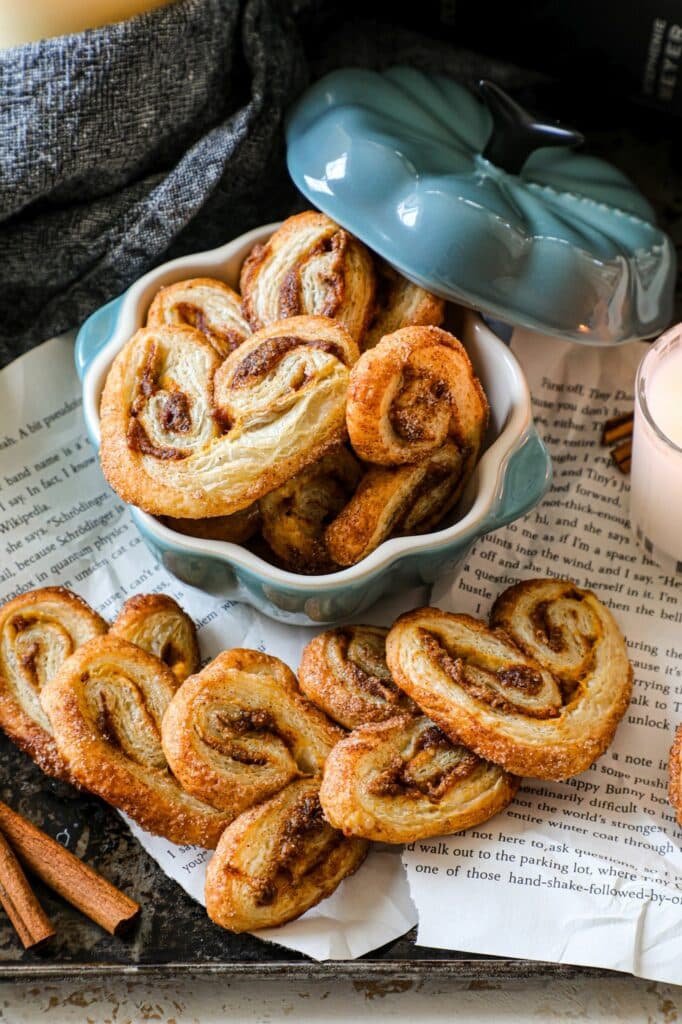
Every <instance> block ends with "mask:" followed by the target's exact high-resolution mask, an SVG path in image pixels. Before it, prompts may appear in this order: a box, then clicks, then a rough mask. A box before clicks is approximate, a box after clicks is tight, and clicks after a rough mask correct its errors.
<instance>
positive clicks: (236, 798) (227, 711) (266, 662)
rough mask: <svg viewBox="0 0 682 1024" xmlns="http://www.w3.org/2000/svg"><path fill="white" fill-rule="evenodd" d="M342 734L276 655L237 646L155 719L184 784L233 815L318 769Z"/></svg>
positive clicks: (194, 678) (182, 689)
mask: <svg viewBox="0 0 682 1024" xmlns="http://www.w3.org/2000/svg"><path fill="white" fill-rule="evenodd" d="M342 735H343V733H342V732H341V730H340V729H338V728H337V727H336V726H335V725H332V723H331V722H330V721H329V720H328V719H327V718H326V717H325V716H324V715H323V714H322V712H321V711H319V710H318V709H317V708H316V707H314V706H313V705H312V704H310V703H309V702H308V701H307V700H306V699H305V698H304V697H303V696H302V695H301V693H300V691H299V689H298V685H297V683H296V677H295V676H294V674H293V672H291V671H290V670H289V669H288V668H287V666H286V665H285V664H284V663H283V662H282V661H280V660H279V659H278V658H273V657H271V656H269V655H267V654H261V653H260V652H259V651H251V650H246V649H240V648H236V649H234V650H231V651H224V652H223V653H222V654H219V655H218V657H217V658H215V659H214V660H213V661H212V662H211V663H210V664H209V665H207V666H206V668H204V669H203V670H202V671H201V672H200V673H199V674H198V675H195V676H192V678H191V679H188V680H187V682H185V683H184V684H183V685H182V686H181V687H180V689H179V690H178V692H177V693H176V695H175V697H174V698H173V700H172V701H171V702H170V704H169V706H168V709H167V711H166V713H165V715H164V719H163V724H162V736H163V749H164V752H165V755H166V757H167V759H168V763H169V764H170V766H171V768H172V770H173V772H174V773H175V775H176V776H177V778H178V779H179V780H180V782H181V783H182V785H183V787H184V788H185V789H186V790H187V792H188V793H192V794H194V796H196V797H198V798H200V799H201V800H205V801H206V802H207V803H210V804H212V805H213V806H214V807H218V808H220V809H222V810H224V811H228V812H229V813H230V814H231V816H232V817H235V816H236V815H237V814H240V813H241V812H242V811H243V810H245V809H246V808H248V807H251V806H252V805H253V804H255V803H258V802H259V801H261V800H265V799H267V798H268V797H270V796H272V795H273V794H274V793H277V792H278V791H279V790H280V789H282V788H283V787H284V786H286V785H287V783H289V782H291V781H292V780H294V779H296V778H299V777H301V776H302V775H319V774H321V772H322V768H323V766H324V762H325V759H326V757H327V754H328V753H329V751H330V750H331V749H332V747H333V746H334V744H335V743H337V742H338V740H339V739H340V738H341V736H342Z"/></svg>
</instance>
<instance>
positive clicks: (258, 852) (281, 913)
mask: <svg viewBox="0 0 682 1024" xmlns="http://www.w3.org/2000/svg"><path fill="white" fill-rule="evenodd" d="M318 787H319V783H318V782H317V781H313V780H309V779H302V780H299V781H297V782H292V783H291V784H290V785H289V786H287V787H286V788H285V789H283V790H282V791H281V792H280V793H278V794H277V796H274V797H272V798H271V799H270V800H268V801H267V802H266V803H264V804H260V805H259V806H258V807H254V808H252V809H251V810H250V811H245V812H244V814H242V815H240V817H239V818H237V820H236V821H234V822H233V823H232V824H231V825H229V826H228V828H226V829H225V831H224V833H223V835H222V837H221V840H220V842H219V844H218V848H217V850H216V852H215V854H214V855H213V857H212V858H211V860H210V862H209V865H208V868H207V871H206V910H207V912H208V916H209V917H210V918H211V920H212V921H214V922H215V923H216V924H218V925H220V926H221V927H222V928H228V929H229V930H230V931H233V932H244V931H254V930H255V929H258V928H273V927H275V926H277V925H280V924H286V922H287V921H291V920H293V918H295V917H299V916H300V915H301V914H304V913H305V912H306V910H310V908H311V907H314V906H315V905H316V904H317V903H319V902H320V900H323V899H325V898H326V897H327V896H331V894H332V893H333V892H334V890H335V889H336V888H337V886H338V885H339V883H340V882H342V881H343V879H344V878H347V877H348V875H352V874H353V872H354V871H356V870H357V869H358V868H359V866H360V865H361V864H362V862H363V860H364V859H365V857H366V856H367V849H368V845H367V843H366V842H364V841H363V840H362V839H344V837H343V836H342V835H341V834H340V833H339V832H336V831H335V830H334V829H333V828H332V827H331V826H330V825H328V824H327V822H326V821H325V820H324V815H323V813H322V808H321V807H320V801H319V795H318Z"/></svg>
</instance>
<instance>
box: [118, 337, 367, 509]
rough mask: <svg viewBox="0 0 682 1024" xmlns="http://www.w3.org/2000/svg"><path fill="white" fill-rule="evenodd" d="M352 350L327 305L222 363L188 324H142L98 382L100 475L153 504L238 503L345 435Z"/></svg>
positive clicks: (130, 496) (138, 501)
mask: <svg viewBox="0 0 682 1024" xmlns="http://www.w3.org/2000/svg"><path fill="white" fill-rule="evenodd" d="M357 357H358V350H357V346H356V345H355V343H354V342H353V341H352V340H351V338H350V337H349V335H348V334H347V332H346V331H345V330H344V329H343V327H341V325H340V324H337V323H335V322H334V321H332V320H328V319H326V318H325V317H298V318H294V319H292V320H287V321H282V322H280V323H277V324H273V325H271V326H270V327H269V328H266V329H265V330H263V331H261V332H259V333H258V334H256V335H253V337H251V338H249V339H248V340H247V341H245V342H244V343H243V344H242V345H240V347H239V348H238V349H236V350H235V351H234V352H233V353H232V355H231V356H229V357H228V359H227V360H225V362H224V363H222V364H221V362H220V358H219V356H218V355H217V354H216V352H215V350H214V349H213V347H212V346H211V345H210V343H209V342H208V341H206V339H205V338H204V337H203V335H201V334H200V333H199V332H198V331H196V330H195V329H194V328H192V327H185V326H182V325H172V326H163V327H147V328H144V329H142V330H140V331H138V332H137V333H136V334H135V335H134V336H133V337H132V338H131V339H130V341H129V342H128V343H127V344H126V345H125V346H124V347H123V349H122V350H121V351H120V352H119V354H118V355H117V357H116V359H115V360H114V363H113V365H112V367H111V370H110V371H109V374H108V376H107V380H106V383H105V387H104V392H103V395H102V405H101V428H102V442H101V449H100V456H101V462H102V469H103V470H104V475H105V476H106V478H107V480H108V481H109V483H110V484H111V485H112V487H113V488H114V490H115V491H116V492H117V493H118V494H119V495H120V496H121V497H122V498H123V499H124V500H125V501H128V502H131V503H132V504H134V505H138V506H139V507H140V508H143V509H144V510H145V511H147V512H151V513H152V514H153V515H166V516H172V517H176V518H192V519H193V518H197V519H203V518H205V517H210V516H225V515H230V514H232V513H233V512H238V511H239V510H240V509H243V508H246V506H248V505H250V504H252V503H253V502H254V501H256V500H257V499H258V498H260V497H262V495H263V494H266V493H267V492H268V491H271V490H273V489H274V488H275V487H278V486H279V485H280V484H282V483H284V481H285V480H288V479H289V478H290V477H292V476H294V475H295V474H296V473H298V472H300V470H301V469H303V468H304V467H305V466H307V465H309V464H310V463H312V462H315V461H316V460H318V459H320V458H322V456H323V455H324V454H325V452H327V451H328V450H329V449H331V448H334V447H336V446H338V445H339V444H340V443H342V442H343V441H344V439H345V436H346V428H345V420H344V410H345V400H346V391H347V387H348V373H349V367H350V366H351V365H352V364H353V362H354V361H355V360H356V359H357ZM219 367H220V369H218V368H219Z"/></svg>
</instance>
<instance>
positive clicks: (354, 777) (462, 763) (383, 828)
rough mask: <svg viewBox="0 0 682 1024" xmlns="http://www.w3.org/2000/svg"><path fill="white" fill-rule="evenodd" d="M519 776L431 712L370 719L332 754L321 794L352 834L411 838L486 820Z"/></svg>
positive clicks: (334, 818)
mask: <svg viewBox="0 0 682 1024" xmlns="http://www.w3.org/2000/svg"><path fill="white" fill-rule="evenodd" d="M519 782H520V780H519V779H518V778H516V776H514V775H510V774H509V773H508V772H506V771H504V769H502V768H499V767H498V766H497V765H494V764H491V763H490V762H489V761H484V760H482V758H480V757H478V756H477V755H476V754H474V753H473V751H471V750H468V749H467V748H466V747H463V746H462V745H461V744H459V743H451V742H450V740H449V739H448V737H447V736H446V735H445V733H443V732H442V731H441V730H440V729H439V728H438V727H437V726H436V725H434V723H433V722H431V721H429V719H428V718H424V717H414V716H404V715H403V716H398V717H396V718H391V719H389V720H388V721H386V722H381V723H377V724H374V725H363V726H360V728H358V729H356V730H355V731H354V732H352V733H350V735H349V736H347V737H346V738H345V739H344V740H342V741H341V742H340V743H338V744H337V745H336V746H335V747H334V749H333V750H332V752H331V754H330V755H329V757H328V759H327V764H326V765H325V770H324V777H323V780H322V786H321V787H320V802H321V803H322V807H323V810H324V813H325V817H326V818H327V821H329V823H330V824H331V825H333V826H334V827H335V828H338V829H340V830H341V831H342V832H343V833H344V835H346V836H360V837H362V838H364V839H373V840H376V841H377V842H383V843H410V842H414V841H415V840H416V839H425V838H427V837H428V836H438V835H448V834H449V833H451V832H459V831H461V830H462V829H465V828H470V827H471V826H472V825H480V823H481V822H483V821H487V820H488V818H492V816H493V815H494V814H497V813H498V812H499V811H501V810H502V809H503V808H504V807H506V806H507V804H508V803H509V802H510V800H512V798H513V796H514V794H515V793H516V790H517V789H518V786H519Z"/></svg>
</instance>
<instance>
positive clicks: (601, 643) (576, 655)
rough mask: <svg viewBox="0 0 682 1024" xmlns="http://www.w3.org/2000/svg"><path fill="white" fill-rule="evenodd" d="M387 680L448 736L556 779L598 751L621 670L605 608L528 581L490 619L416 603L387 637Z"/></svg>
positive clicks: (572, 592)
mask: <svg viewBox="0 0 682 1024" xmlns="http://www.w3.org/2000/svg"><path fill="white" fill-rule="evenodd" d="M386 659H387V662H388V665H389V668H390V669H391V673H392V675H393V678H394V679H395V680H396V682H397V683H398V685H399V686H400V687H401V688H402V689H404V690H406V692H407V693H409V694H410V696H411V697H412V698H413V700H415V702H416V703H417V704H418V705H419V706H420V707H421V708H422V710H423V711H424V713H425V714H427V715H428V716H429V717H430V718H432V719H433V720H434V721H435V722H436V723H437V724H438V725H439V726H440V728H441V729H443V731H444V732H446V733H447V734H448V735H449V736H450V737H451V738H452V739H453V740H455V739H459V740H460V741H461V742H462V743H464V744H466V745H467V746H469V747H471V748H472V750H475V751H476V752H477V753H478V754H479V755H480V756H481V757H485V758H488V759H489V760H491V761H494V762H495V763H496V764H500V765H502V766H503V767H504V768H506V769H507V770H508V771H511V772H514V773H515V774H518V775H534V776H537V777H539V778H545V779H565V778H568V777H569V776H571V775H576V774H578V773H579V772H581V771H584V770H585V769H586V768H589V766H590V765H591V764H592V763H593V762H594V761H595V760H596V758H597V757H599V756H600V754H602V753H603V752H604V750H606V748H607V747H608V745H609V744H610V742H611V740H612V739H613V735H614V733H615V730H616V726H617V725H618V722H619V721H620V719H621V718H622V716H623V714H624V713H625V710H626V708H627V706H628V703H629V700H630V693H631V689H632V668H631V665H630V662H629V660H628V655H627V648H626V646H625V640H624V639H623V636H622V634H621V632H620V630H619V628H618V626H617V625H616V622H615V620H614V619H613V616H612V615H611V613H610V611H609V610H608V609H607V608H606V607H605V606H604V605H603V604H601V602H600V601H598V600H597V598H596V597H595V596H594V594H592V593H591V592H590V591H588V590H580V589H579V588H578V587H576V586H575V584H573V583H571V582H570V581H567V580H553V579H552V580H532V581H529V582H526V583H520V584H518V585H517V586H514V587H510V588H509V590H507V591H505V592H504V593H503V594H501V595H500V597H499V598H498V599H497V601H496V602H495V606H494V607H493V611H492V615H491V626H490V627H488V626H486V624H485V623H483V622H479V621H478V620H477V619H473V618H471V617H470V616H468V615H455V614H450V613H448V612H442V611H439V610H438V609H436V608H420V609H417V610H416V611H413V612H408V613H407V614H406V615H402V616H401V617H400V618H399V619H398V620H397V621H396V622H395V623H394V625H393V627H392V629H391V631H390V632H389V635H388V638H387V641H386Z"/></svg>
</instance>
